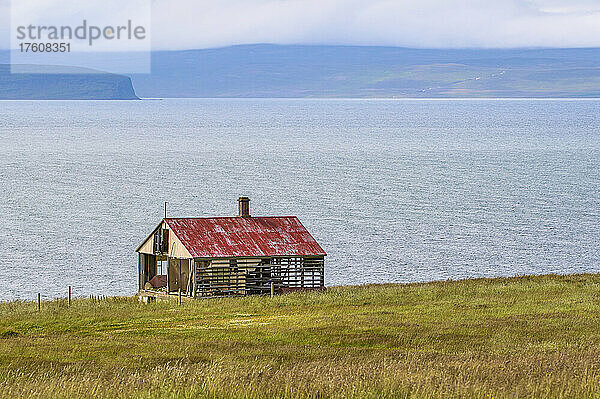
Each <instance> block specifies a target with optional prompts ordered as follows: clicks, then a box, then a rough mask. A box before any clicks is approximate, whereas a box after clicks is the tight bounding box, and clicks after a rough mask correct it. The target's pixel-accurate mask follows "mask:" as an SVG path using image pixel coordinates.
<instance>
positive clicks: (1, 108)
mask: <svg viewBox="0 0 600 399" xmlns="http://www.w3.org/2000/svg"><path fill="white" fill-rule="evenodd" d="M0 193H1V194H0V198H1V202H0V220H1V222H2V225H1V229H0V248H1V252H0V300H13V299H24V300H32V299H34V298H35V297H36V295H37V293H38V292H41V293H42V297H43V298H53V297H58V296H64V295H66V293H67V287H68V286H69V285H71V286H73V292H74V295H76V296H78V295H79V296H85V295H89V294H95V295H97V294H104V295H131V294H133V293H135V292H136V290H137V276H138V273H137V256H136V253H135V249H136V247H137V245H138V244H140V243H141V242H142V241H143V240H144V238H145V237H146V236H147V235H148V234H149V233H151V231H152V229H153V228H154V227H155V226H156V225H157V224H158V222H159V221H160V219H161V217H162V216H163V203H164V201H167V202H168V215H169V216H171V217H179V216H180V217H192V216H197V217H201V216H234V215H236V211H237V209H236V207H237V202H236V200H237V198H238V196H240V195H247V196H249V197H250V198H251V213H252V215H256V216H259V215H260V216H267V215H297V216H298V217H299V218H300V220H301V221H302V222H303V224H304V225H305V226H306V227H307V228H308V230H309V231H310V232H311V233H312V235H313V236H314V237H315V239H316V240H317V241H318V242H319V243H320V244H321V246H322V247H323V248H324V249H325V251H326V252H327V254H328V256H327V257H326V272H325V282H326V285H329V286H331V285H341V284H365V283H384V282H411V281H430V280H445V279H461V278H471V277H482V276H487V277H493V276H513V275H522V274H542V273H580V272H600V100H593V99H592V100H279V99H278V100H274V99H260V100H241V99H240V100H237V99H236V100H232V99H198V100H185V99H181V100H179V99H178V100H144V101H0Z"/></svg>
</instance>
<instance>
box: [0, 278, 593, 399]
mask: <svg viewBox="0 0 600 399" xmlns="http://www.w3.org/2000/svg"><path fill="white" fill-rule="evenodd" d="M599 294H600V275H575V276H565V277H560V276H542V277H523V278H512V279H492V280H489V279H480V280H466V281H458V282H439V283H428V284H411V285H381V286H364V287H344V288H332V289H330V290H329V291H328V292H327V293H326V294H294V295H288V296H281V297H276V298H274V299H270V298H264V297H253V298H237V299H235V298H233V299H214V300H203V301H195V302H187V303H184V304H183V305H182V306H179V307H178V306H177V305H176V304H173V303H157V304H151V305H141V304H138V303H137V302H136V300H135V299H131V298H115V299H110V300H108V301H104V302H101V303H94V302H92V301H90V300H76V301H75V302H74V304H73V306H72V307H71V308H67V307H66V304H65V303H64V301H54V302H48V303H43V310H42V312H41V313H37V312H36V311H35V305H34V304H31V303H4V304H0V338H1V339H0V396H1V397H36V396H42V397H46V396H53V397H92V396H94V397H130V396H136V397H257V398H258V397H308V396H314V397H329V396H332V397H349V396H354V397H481V398H490V397H494V398H501V397H600V299H599Z"/></svg>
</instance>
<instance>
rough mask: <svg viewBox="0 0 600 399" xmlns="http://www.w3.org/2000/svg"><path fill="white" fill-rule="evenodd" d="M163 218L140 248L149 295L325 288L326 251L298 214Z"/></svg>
mask: <svg viewBox="0 0 600 399" xmlns="http://www.w3.org/2000/svg"><path fill="white" fill-rule="evenodd" d="M238 205H239V215H238V216H237V217H211V218H164V219H163V220H162V221H161V222H160V223H159V224H158V226H156V228H155V229H154V231H153V232H152V233H151V234H150V235H149V236H148V238H146V240H144V242H142V244H141V245H140V246H139V247H138V248H137V249H136V252H138V254H139V264H138V265H139V289H140V293H144V294H145V295H159V294H178V295H185V296H190V297H210V296H227V295H250V294H268V293H269V292H271V290H272V289H274V290H275V292H286V291H293V290H296V289H323V287H324V262H325V255H326V254H325V251H323V249H322V248H321V247H320V246H319V244H318V243H317V242H316V241H315V239H314V238H313V237H312V236H311V235H310V233H309V232H308V230H306V228H305V227H304V226H303V225H302V223H300V220H298V218H297V217H295V216H273V217H251V216H250V199H248V198H247V197H240V198H239V200H238Z"/></svg>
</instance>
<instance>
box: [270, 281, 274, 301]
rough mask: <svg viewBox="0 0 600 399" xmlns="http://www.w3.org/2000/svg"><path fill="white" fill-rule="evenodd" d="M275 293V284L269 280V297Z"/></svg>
mask: <svg viewBox="0 0 600 399" xmlns="http://www.w3.org/2000/svg"><path fill="white" fill-rule="evenodd" d="M274 295H275V284H274V283H273V282H272V281H271V298H273V296H274Z"/></svg>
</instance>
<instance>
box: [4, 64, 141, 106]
mask: <svg viewBox="0 0 600 399" xmlns="http://www.w3.org/2000/svg"><path fill="white" fill-rule="evenodd" d="M38 68H42V67H38ZM43 68H45V69H40V71H46V70H48V69H49V67H43ZM50 68H51V69H52V70H51V72H52V73H12V74H11V73H10V65H6V64H0V100H137V99H139V98H138V97H137V95H136V94H135V90H134V89H133V85H132V83H131V79H130V78H129V77H127V76H123V75H115V74H109V73H98V72H97V71H88V70H83V69H77V68H68V69H67V68H62V67H50ZM30 69H31V70H32V71H33V70H34V69H35V66H31V68H30Z"/></svg>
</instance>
